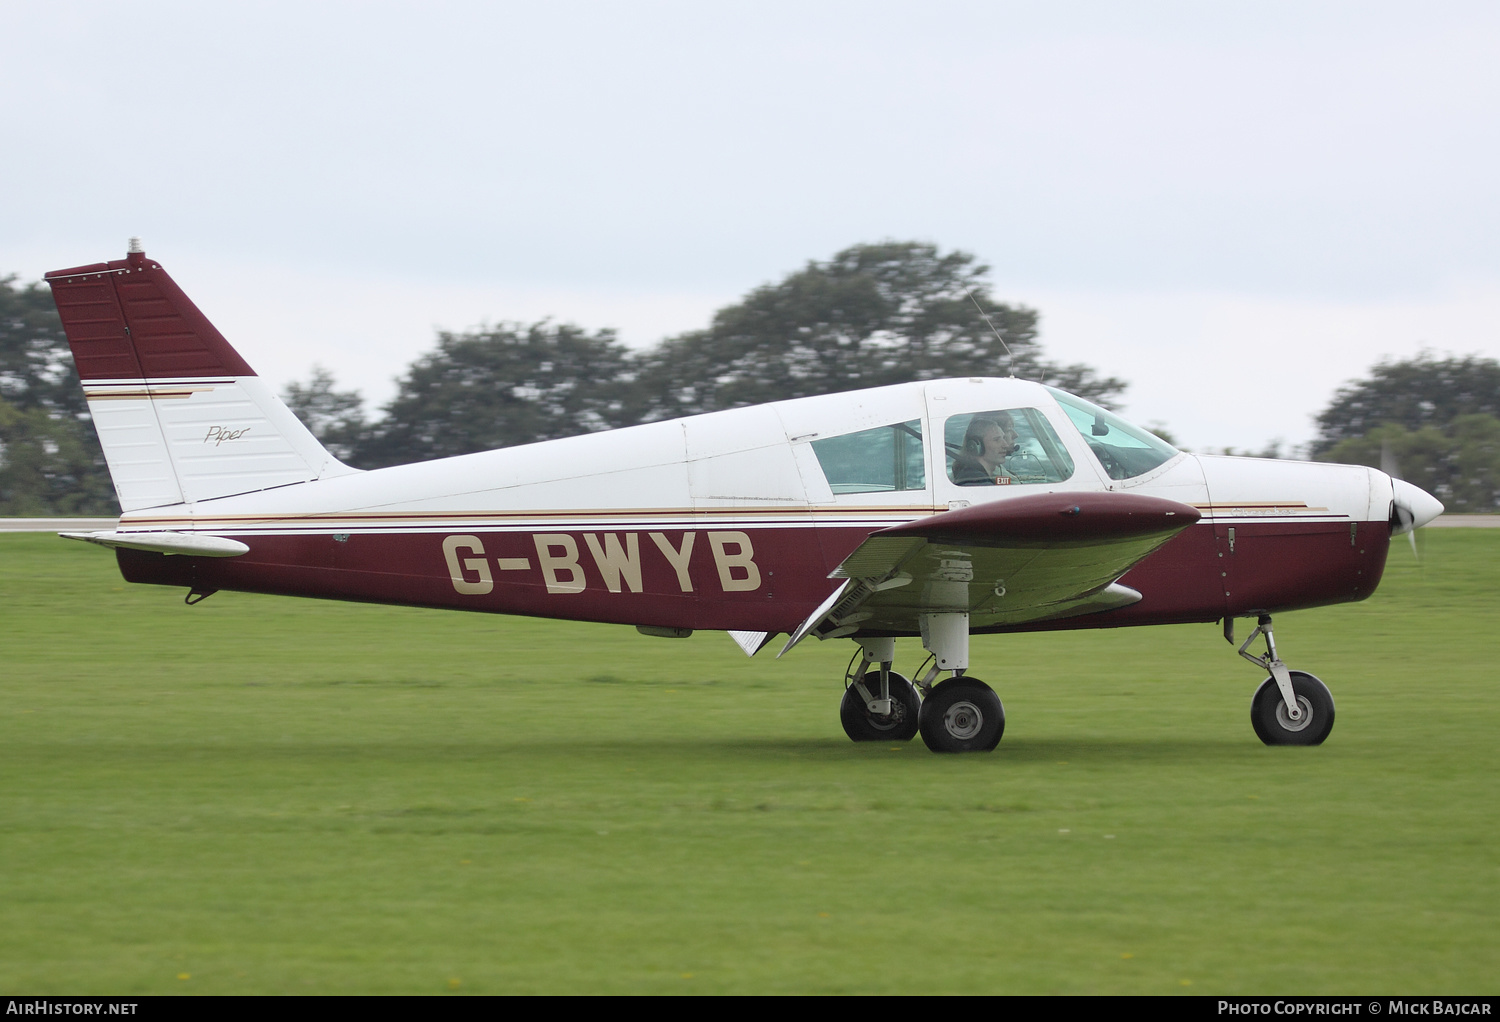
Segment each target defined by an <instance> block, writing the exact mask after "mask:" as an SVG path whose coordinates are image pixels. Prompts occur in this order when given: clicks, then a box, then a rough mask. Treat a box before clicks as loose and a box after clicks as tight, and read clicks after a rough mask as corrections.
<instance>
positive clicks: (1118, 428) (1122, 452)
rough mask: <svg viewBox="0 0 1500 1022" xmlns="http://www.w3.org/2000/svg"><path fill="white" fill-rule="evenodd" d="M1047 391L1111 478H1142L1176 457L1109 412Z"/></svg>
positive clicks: (1173, 450) (1164, 444)
mask: <svg viewBox="0 0 1500 1022" xmlns="http://www.w3.org/2000/svg"><path fill="white" fill-rule="evenodd" d="M1047 389H1048V390H1051V391H1052V396H1053V397H1055V398H1057V403H1058V404H1060V405H1062V410H1063V411H1064V412H1066V413H1067V416H1068V418H1069V419H1071V420H1072V422H1073V425H1075V426H1077V427H1078V432H1079V433H1082V434H1083V442H1084V443H1086V444H1088V445H1089V450H1091V451H1093V452H1094V457H1096V458H1098V459H1099V464H1100V466H1101V467H1103V469H1104V471H1105V473H1106V474H1108V475H1109V477H1110V478H1111V479H1133V478H1135V477H1136V476H1138V475H1145V474H1146V473H1147V472H1150V471H1151V470H1152V469H1153V468H1156V467H1157V466H1158V465H1164V464H1166V463H1167V462H1168V461H1171V460H1172V459H1173V458H1175V457H1176V456H1177V448H1175V447H1173V446H1172V445H1171V444H1169V443H1167V442H1166V441H1165V440H1163V439H1161V438H1160V437H1158V436H1154V435H1152V434H1151V433H1148V432H1146V431H1145V430H1144V429H1141V427H1139V426H1133V425H1131V424H1130V423H1128V422H1126V421H1125V420H1124V419H1122V418H1120V417H1119V416H1118V415H1116V414H1114V413H1113V412H1107V411H1105V410H1104V409H1103V408H1100V407H1099V406H1098V405H1096V404H1092V403H1090V402H1088V401H1085V400H1084V399H1083V398H1081V397H1074V396H1073V395H1072V394H1067V393H1064V392H1063V391H1060V390H1053V389H1052V388H1051V387H1048V388H1047Z"/></svg>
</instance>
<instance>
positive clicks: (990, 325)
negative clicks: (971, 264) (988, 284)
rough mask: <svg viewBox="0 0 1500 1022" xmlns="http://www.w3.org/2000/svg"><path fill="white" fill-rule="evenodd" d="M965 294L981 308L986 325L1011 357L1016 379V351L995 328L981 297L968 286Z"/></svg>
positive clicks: (1012, 373) (1011, 368) (1011, 366)
mask: <svg viewBox="0 0 1500 1022" xmlns="http://www.w3.org/2000/svg"><path fill="white" fill-rule="evenodd" d="M964 294H966V295H968V296H969V301H971V302H973V303H974V308H976V309H978V310H979V315H980V317H981V318H982V319H983V320H984V322H985V325H986V326H988V327H989V328H990V333H992V334H994V335H995V340H997V341H999V342H1000V347H1002V348H1004V349H1005V354H1006V356H1007V357H1009V358H1010V375H1011V378H1012V379H1015V375H1016V356H1015V353H1014V352H1012V351H1011V350H1010V345H1009V344H1006V343H1005V338H1004V337H1001V336H1000V331H999V330H996V329H995V324H994V323H992V322H990V316H989V313H987V312H985V311H984V306H982V305H980V304H979V299H978V298H975V297H974V292H972V291H970V290H969V289H968V288H964Z"/></svg>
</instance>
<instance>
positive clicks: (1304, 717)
mask: <svg viewBox="0 0 1500 1022" xmlns="http://www.w3.org/2000/svg"><path fill="white" fill-rule="evenodd" d="M1297 709H1298V710H1299V711H1301V713H1300V714H1299V716H1298V717H1297V719H1296V720H1293V719H1292V716H1291V714H1289V713H1287V712H1286V703H1285V702H1278V703H1277V704H1276V723H1277V724H1279V725H1280V726H1281V728H1282V729H1283V730H1285V731H1305V730H1307V729H1308V728H1309V727H1311V726H1312V722H1313V711H1312V703H1310V702H1308V701H1307V697H1306V696H1298V697H1297Z"/></svg>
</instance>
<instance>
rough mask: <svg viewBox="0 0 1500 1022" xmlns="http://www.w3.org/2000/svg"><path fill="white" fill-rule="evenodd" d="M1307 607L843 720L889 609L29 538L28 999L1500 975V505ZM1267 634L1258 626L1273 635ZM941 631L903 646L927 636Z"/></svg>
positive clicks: (4, 725)
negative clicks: (661, 601)
mask: <svg viewBox="0 0 1500 1022" xmlns="http://www.w3.org/2000/svg"><path fill="white" fill-rule="evenodd" d="M1425 539H1426V551H1425V553H1426V558H1425V560H1424V562H1423V564H1422V566H1421V567H1420V568H1418V567H1416V566H1414V565H1413V563H1412V560H1411V558H1410V556H1409V554H1408V553H1407V551H1406V550H1405V547H1404V544H1403V545H1402V546H1399V547H1397V548H1396V549H1394V550H1393V551H1392V557H1391V567H1390V570H1389V571H1388V572H1387V575H1386V581H1385V584H1384V585H1383V586H1382V588H1381V590H1380V591H1379V593H1377V594H1376V596H1375V597H1374V598H1372V599H1371V600H1369V601H1368V602H1366V603H1364V604H1355V605H1351V606H1345V607H1336V608H1329V609H1324V610H1317V611H1308V612H1303V613H1298V614H1288V615H1285V616H1283V617H1278V618H1277V639H1278V644H1279V646H1280V647H1281V652H1282V654H1283V655H1284V656H1285V657H1286V658H1287V660H1288V662H1289V663H1290V664H1291V666H1292V667H1294V668H1301V669H1304V670H1310V671H1312V672H1313V673H1315V674H1318V675H1319V676H1321V677H1322V678H1323V679H1324V681H1326V682H1327V683H1328V684H1329V687H1330V688H1331V689H1332V690H1333V693H1334V697H1335V699H1336V700H1337V703H1338V723H1337V726H1336V727H1335V728H1334V731H1333V735H1332V737H1331V738H1330V739H1329V740H1328V742H1327V744H1325V745H1323V746H1322V747H1320V748H1312V749H1300V748H1276V749H1271V748H1266V747H1264V746H1262V745H1261V744H1260V743H1259V742H1258V741H1257V740H1256V738H1255V736H1254V734H1253V732H1252V731H1251V728H1250V721H1249V702H1250V695H1251V693H1252V692H1253V691H1254V689H1255V687H1256V686H1257V685H1258V684H1259V682H1260V681H1261V675H1259V674H1257V673H1256V670H1255V669H1254V668H1253V667H1251V666H1250V665H1249V664H1246V663H1244V662H1243V661H1242V660H1239V659H1238V658H1237V657H1235V656H1234V652H1233V650H1232V649H1231V648H1230V647H1229V646H1227V645H1225V643H1224V641H1223V639H1222V638H1221V637H1220V636H1219V635H1218V632H1217V629H1216V628H1214V627H1213V626H1209V625H1201V626H1184V627H1170V628H1149V629H1132V630H1124V631H1099V632H1080V633H1074V634H1066V633H1060V634H1053V635H1032V636H1012V637H990V638H984V639H978V640H976V641H975V643H974V650H973V662H974V663H975V665H976V666H975V669H974V673H975V674H976V675H977V676H979V677H982V678H984V679H985V680H987V681H989V682H991V683H992V684H994V685H995V687H996V688H997V689H998V690H999V692H1000V694H1001V697H1002V698H1003V699H1004V700H1005V705H1006V711H1007V716H1008V727H1007V731H1006V736H1005V740H1004V741H1003V742H1002V743H1001V745H1000V748H999V749H998V750H997V751H996V752H995V753H993V754H990V755H973V756H934V755H931V754H930V753H928V752H927V751H926V750H925V748H924V747H923V746H922V744H921V740H920V739H918V740H916V741H913V742H911V743H906V744H902V745H899V746H897V745H890V744H885V743H880V744H874V745H859V746H856V745H854V744H853V743H851V742H849V741H848V740H847V739H845V737H844V735H843V733H842V731H841V730H840V728H839V724H838V713H837V705H838V697H839V694H840V679H841V678H842V672H843V666H844V662H845V660H846V659H847V657H848V654H849V650H850V649H852V645H851V644H849V643H844V642H832V643H825V644H818V643H811V642H810V643H807V644H805V645H804V646H802V647H799V648H798V649H797V651H796V652H794V653H792V654H790V655H789V656H788V657H787V659H786V660H785V661H782V662H776V661H775V660H774V659H773V658H772V653H771V652H770V651H768V652H765V653H762V654H761V655H760V656H759V657H757V658H755V659H754V660H750V659H747V658H746V657H744V656H743V654H741V653H740V652H739V650H738V649H737V648H736V647H735V646H734V644H733V643H732V642H731V641H730V640H729V639H728V638H727V637H726V636H724V635H722V634H716V633H711V634H699V635H695V636H694V637H692V638H691V639H687V640H683V641H669V640H661V639H651V638H645V637H643V636H640V635H638V634H636V632H635V631H634V630H633V629H629V628H622V627H611V626H598V625H581V624H568V623H556V622H544V621H534V620H523V619H514V618H490V617H482V616H477V615H463V614H451V613H450V614H445V613H437V612H425V611H415V610H407V609H399V608H379V607H361V606H353V605H342V604H331V603H316V602H311V601H300V600H287V599H275V598H267V597H256V596H248V595H241V594H235V593H220V594H219V595H217V596H215V597H213V598H212V599H210V600H208V601H207V602H205V603H203V604H202V605H201V606H197V607H192V608H188V607H184V606H183V605H182V593H180V592H177V591H174V590H166V589H158V588H154V587H141V586H129V585H126V584H125V583H124V582H122V581H120V579H119V576H118V573H117V572H116V570H115V566H114V559H113V558H112V557H110V556H109V555H108V554H106V553H104V552H103V551H100V550H98V549H97V548H93V547H87V546H84V545H82V544H72V543H66V542H63V541H61V540H58V539H55V538H53V537H51V536H46V535H42V536H38V535H3V536H0V656H3V661H0V672H3V681H0V691H3V695H4V698H3V701H0V990H3V991H4V992H7V993H28V994H32V993H86V992H90V993H116V994H138V993H140V994H144V993H171V992H192V993H230V992H249V993H416V994H427V993H444V992H456V993H522V992H526V993H531V992H568V993H618V992H641V993H663V992H666V993H671V992H682V993H708V992H713V993H727V992H736V993H770V992H827V993H840V992H847V993H878V992H879V993H884V992H892V993H908V994H915V993H961V992H981V993H1170V992H1181V993H1192V994H1209V993H1213V994H1218V993H1285V994H1290V993H1367V994H1368V993H1469V994H1478V993H1489V994H1494V993H1496V992H1497V991H1500V812H1497V810H1500V794H1497V790H1496V788H1497V770H1496V766H1497V759H1500V757H1497V753H1496V742H1497V735H1500V692H1497V685H1496V675H1497V667H1496V665H1497V664H1500V530H1464V529H1459V530H1452V529H1450V530H1442V531H1436V532H1432V533H1430V534H1429V535H1428V536H1426V537H1425ZM1242 630H1243V629H1242ZM916 653H917V645H916V642H915V640H909V641H903V642H901V643H898V656H900V657H902V658H904V661H905V663H904V664H898V666H905V667H906V668H908V669H910V668H912V667H914V666H915V661H916Z"/></svg>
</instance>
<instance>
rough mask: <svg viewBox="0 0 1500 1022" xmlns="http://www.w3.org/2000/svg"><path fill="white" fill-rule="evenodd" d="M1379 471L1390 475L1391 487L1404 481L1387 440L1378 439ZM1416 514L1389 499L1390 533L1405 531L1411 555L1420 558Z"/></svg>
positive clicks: (1397, 501)
mask: <svg viewBox="0 0 1500 1022" xmlns="http://www.w3.org/2000/svg"><path fill="white" fill-rule="evenodd" d="M1380 471H1382V472H1384V473H1385V474H1386V475H1388V476H1390V477H1391V488H1392V489H1393V490H1394V489H1395V484H1396V483H1398V482H1405V480H1404V479H1402V478H1401V466H1400V465H1398V464H1397V463H1396V455H1395V454H1394V453H1392V451H1391V445H1390V443H1389V441H1386V440H1382V441H1380ZM1416 521H1417V516H1416V515H1415V514H1413V513H1412V510H1411V508H1409V507H1406V506H1404V505H1403V504H1402V503H1401V502H1400V501H1399V500H1394V499H1393V500H1392V501H1391V535H1393V536H1396V535H1400V534H1401V533H1403V532H1404V533H1406V538H1407V539H1409V540H1410V541H1411V555H1412V557H1413V558H1415V559H1416V560H1418V561H1420V560H1421V559H1422V558H1421V557H1420V556H1419V555H1418V554H1417V529H1416Z"/></svg>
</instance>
